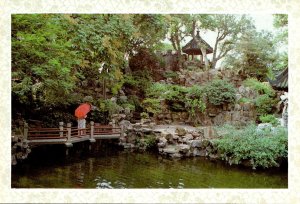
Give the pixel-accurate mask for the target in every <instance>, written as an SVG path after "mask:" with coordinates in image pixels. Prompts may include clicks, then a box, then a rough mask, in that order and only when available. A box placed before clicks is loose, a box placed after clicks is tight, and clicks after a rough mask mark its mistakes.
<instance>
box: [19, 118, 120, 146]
mask: <svg viewBox="0 0 300 204" xmlns="http://www.w3.org/2000/svg"><path fill="white" fill-rule="evenodd" d="M122 134H123V130H122V129H121V128H120V127H115V126H113V125H99V124H95V123H94V122H93V121H91V122H90V125H89V127H87V128H83V129H78V128H77V127H72V125H71V123H67V126H64V123H63V122H60V123H59V127H58V128H30V127H29V126H28V123H25V124H24V134H23V135H24V139H26V140H27V141H28V143H29V145H44V144H65V145H66V146H67V147H72V146H73V143H76V142H83V141H90V142H95V141H96V140H97V139H100V140H103V139H119V138H120V137H121V135H122Z"/></svg>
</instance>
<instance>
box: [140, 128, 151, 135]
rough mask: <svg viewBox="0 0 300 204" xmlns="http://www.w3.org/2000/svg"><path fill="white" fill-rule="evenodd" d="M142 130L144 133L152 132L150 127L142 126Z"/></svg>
mask: <svg viewBox="0 0 300 204" xmlns="http://www.w3.org/2000/svg"><path fill="white" fill-rule="evenodd" d="M141 131H142V132H143V133H146V134H149V133H151V132H152V129H150V128H142V129H141Z"/></svg>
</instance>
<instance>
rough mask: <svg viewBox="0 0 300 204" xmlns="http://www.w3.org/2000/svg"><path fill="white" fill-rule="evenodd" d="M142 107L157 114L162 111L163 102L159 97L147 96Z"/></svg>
mask: <svg viewBox="0 0 300 204" xmlns="http://www.w3.org/2000/svg"><path fill="white" fill-rule="evenodd" d="M142 107H143V108H144V109H145V110H146V111H147V112H148V113H152V114H156V113H160V112H161V104H160V100H159V99H155V98H145V99H144V100H143V102H142Z"/></svg>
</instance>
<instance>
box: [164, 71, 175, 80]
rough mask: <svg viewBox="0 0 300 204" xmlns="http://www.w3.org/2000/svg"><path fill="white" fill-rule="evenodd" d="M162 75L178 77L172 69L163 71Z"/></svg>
mask: <svg viewBox="0 0 300 204" xmlns="http://www.w3.org/2000/svg"><path fill="white" fill-rule="evenodd" d="M164 77H165V78H177V77H178V73H177V72H173V71H166V72H165V73H164Z"/></svg>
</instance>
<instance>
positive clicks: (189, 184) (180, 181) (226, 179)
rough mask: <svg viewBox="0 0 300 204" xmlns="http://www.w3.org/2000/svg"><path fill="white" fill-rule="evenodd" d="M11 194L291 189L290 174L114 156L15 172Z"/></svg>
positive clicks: (141, 156)
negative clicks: (17, 191) (51, 190)
mask: <svg viewBox="0 0 300 204" xmlns="http://www.w3.org/2000/svg"><path fill="white" fill-rule="evenodd" d="M12 187H13V188H106V189H111V188H287V172H274V171H252V170H246V169H240V168H235V167H229V166H226V165H224V164H222V163H221V162H211V161H208V160H206V159H203V158H190V159H182V160H169V159H165V158H161V157H159V156H157V155H153V154H140V153H126V152H114V153H113V154H111V155H109V156H108V155H106V156H103V155H101V156H100V155H95V156H88V157H81V158H78V157H75V158H71V159H70V160H66V161H63V162H62V161H59V162H57V161H52V163H51V164H45V163H43V162H41V163H34V164H32V163H29V164H26V165H23V166H22V168H21V169H18V170H14V171H13V172H12Z"/></svg>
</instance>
